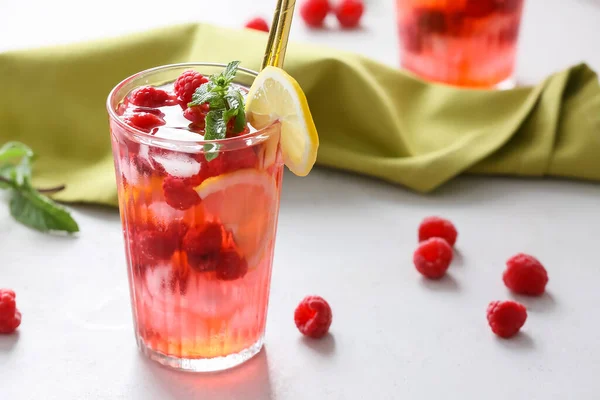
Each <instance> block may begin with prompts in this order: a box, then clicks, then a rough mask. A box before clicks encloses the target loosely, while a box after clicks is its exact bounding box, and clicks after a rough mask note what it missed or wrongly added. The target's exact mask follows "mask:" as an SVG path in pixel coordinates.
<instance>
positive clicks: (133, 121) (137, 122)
mask: <svg viewBox="0 0 600 400" xmlns="http://www.w3.org/2000/svg"><path fill="white" fill-rule="evenodd" d="M123 121H125V123H126V124H127V125H129V126H132V127H134V128H137V129H139V130H141V131H144V132H146V133H150V132H152V129H154V128H158V127H159V126H162V125H164V124H165V120H164V119H162V118H161V117H159V116H158V115H155V114H153V113H149V112H145V111H144V112H140V113H135V114H131V115H126V116H124V117H123Z"/></svg>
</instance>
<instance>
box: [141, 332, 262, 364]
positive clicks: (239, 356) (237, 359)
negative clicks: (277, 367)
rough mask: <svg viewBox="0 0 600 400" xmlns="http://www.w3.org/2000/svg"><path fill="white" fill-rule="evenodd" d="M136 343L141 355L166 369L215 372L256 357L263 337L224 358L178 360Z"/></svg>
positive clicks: (142, 343) (142, 342)
mask: <svg viewBox="0 0 600 400" xmlns="http://www.w3.org/2000/svg"><path fill="white" fill-rule="evenodd" d="M137 342H138V347H139V348H140V350H141V351H142V353H144V354H145V355H146V356H147V357H148V358H150V359H151V360H154V361H157V362H158V363H160V364H162V365H165V366H167V367H171V368H173V369H177V370H180V371H190V372H216V371H223V370H225V369H229V368H233V367H235V366H238V365H240V364H243V363H245V362H246V361H248V360H249V359H251V358H252V357H254V356H255V355H257V354H258V353H259V352H260V350H261V349H262V346H263V337H261V338H260V339H258V340H257V341H256V342H255V343H254V344H253V345H252V346H250V347H248V348H245V349H244V350H242V351H240V352H239V353H235V354H230V355H228V356H225V357H214V358H179V357H173V356H168V355H166V354H163V353H160V352H158V351H155V350H152V349H150V348H149V347H148V346H146V344H145V343H144V341H143V340H142V338H140V337H138V339H137Z"/></svg>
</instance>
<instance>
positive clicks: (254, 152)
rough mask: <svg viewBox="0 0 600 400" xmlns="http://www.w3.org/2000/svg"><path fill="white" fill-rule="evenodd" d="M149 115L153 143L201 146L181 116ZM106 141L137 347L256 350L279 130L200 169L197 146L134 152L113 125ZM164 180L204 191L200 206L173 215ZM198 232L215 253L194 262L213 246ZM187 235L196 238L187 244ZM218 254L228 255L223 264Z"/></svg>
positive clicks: (185, 352)
mask: <svg viewBox="0 0 600 400" xmlns="http://www.w3.org/2000/svg"><path fill="white" fill-rule="evenodd" d="M164 87H165V88H166V89H169V90H170V88H171V87H172V85H167V86H164ZM133 108H136V107H135V106H127V104H126V103H125V104H123V103H122V105H120V106H119V107H118V108H117V109H118V110H119V113H120V114H124V115H127V114H128V113H130V112H133ZM149 111H152V112H160V113H162V114H164V117H163V118H164V120H165V122H166V124H165V125H164V126H161V127H159V128H155V129H154V130H153V132H152V135H153V136H154V137H164V138H179V139H182V140H185V139H187V140H199V139H201V137H200V136H199V135H198V134H202V133H203V132H202V131H201V130H199V129H198V128H194V127H193V126H191V125H190V122H189V121H187V120H186V119H185V118H183V117H182V110H181V108H180V107H179V105H174V106H168V107H161V108H159V109H155V110H149ZM111 133H112V135H111V136H112V145H113V153H114V157H115V167H116V174H117V181H118V182H117V183H118V189H119V208H120V212H121V219H122V223H123V232H124V236H125V244H126V245H125V247H126V249H125V250H126V254H127V262H128V267H129V280H130V288H131V298H132V305H133V313H134V320H135V324H136V336H137V339H138V342H139V343H140V346H142V347H143V348H145V349H149V350H150V351H152V352H155V353H156V354H160V355H162V356H166V357H170V358H174V359H187V360H198V359H211V358H214V357H223V356H228V355H232V354H236V353H239V352H241V351H243V350H246V349H248V348H250V347H251V346H253V345H257V344H259V343H260V342H261V340H262V336H263V334H264V330H265V323H266V313H267V304H268V298H269V287H270V276H271V267H272V260H273V248H274V244H275V233H276V226H277V215H278V211H279V198H280V193H281V180H282V175H283V164H282V160H281V155H280V152H279V148H278V140H279V125H274V126H272V127H271V128H267V131H266V132H264V134H263V136H268V139H266V140H259V141H255V142H256V143H255V144H252V145H245V144H244V142H243V141H241V143H242V145H241V147H240V148H239V149H235V150H222V151H221V152H220V154H219V156H218V157H217V158H216V159H215V160H212V161H210V162H208V161H207V160H206V158H205V156H204V154H203V153H202V149H203V146H202V145H199V146H198V147H197V149H189V148H188V149H186V150H185V151H180V150H169V149H165V148H163V147H159V146H153V145H151V144H147V143H146V144H144V143H141V142H140V143H138V142H137V141H136V140H135V139H134V138H132V137H131V135H129V134H128V133H127V129H125V128H123V127H122V126H120V125H119V124H117V123H116V121H111ZM174 177H175V178H177V180H178V181H181V182H185V185H184V186H185V189H182V190H183V193H185V190H188V189H189V190H194V191H197V192H198V193H200V192H202V190H204V192H203V193H204V194H203V195H205V197H202V198H201V200H200V201H199V202H198V203H197V204H194V205H192V206H190V207H185V206H184V207H179V206H173V205H172V203H173V201H172V200H171V201H170V199H171V197H169V196H168V195H167V192H166V190H167V189H165V187H166V186H165V181H166V180H169V179H171V180H172V179H173V178H174ZM208 181H210V182H212V183H211V184H210V185H208V186H207V185H206V182H208ZM203 187H209V189H210V190H209V192H212V194H209V195H207V194H206V190H207V189H201V188H203ZM176 199H177V197H176ZM208 226H217V227H218V229H217V230H216V231H217V232H219V231H220V234H219V239H218V241H217V244H216V249H215V250H211V251H210V252H208V251H207V252H206V254H205V253H202V254H200V255H199V253H195V252H196V251H197V250H195V249H196V248H205V247H207V246H209V245H208V244H206V243H213V242H215V234H214V230H213V231H212V232H213V234H212V235H209V234H208V233H206V232H208V231H209V230H207V227H208ZM191 232H196V233H198V234H197V235H196V237H195V241H191V239H190V238H192V239H193V238H194V237H193V235H191ZM203 235H206V236H203ZM189 243H193V244H194V246H193V248H192V247H190V245H189ZM213 247H215V246H213ZM225 254H228V255H231V254H234V256H233V261H231V257H230V258H229V259H228V258H227V257H226V256H225ZM242 265H243V266H244V267H243V268H242ZM223 271H225V272H223ZM231 271H233V272H231ZM240 271H241V272H240ZM177 366H181V365H179V364H177ZM190 369H193V368H190Z"/></svg>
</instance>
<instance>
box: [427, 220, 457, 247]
mask: <svg viewBox="0 0 600 400" xmlns="http://www.w3.org/2000/svg"><path fill="white" fill-rule="evenodd" d="M457 236H458V232H456V228H455V227H454V224H453V223H452V222H450V221H449V220H447V219H444V218H440V217H427V218H425V219H424V220H423V221H422V222H421V225H419V242H422V241H424V240H427V239H429V238H432V237H438V238H442V239H444V240H445V241H446V242H448V244H449V245H450V246H454V243H456V237H457Z"/></svg>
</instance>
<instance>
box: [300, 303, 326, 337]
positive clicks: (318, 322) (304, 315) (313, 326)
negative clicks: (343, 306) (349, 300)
mask: <svg viewBox="0 0 600 400" xmlns="http://www.w3.org/2000/svg"><path fill="white" fill-rule="evenodd" d="M332 319H333V315H332V313H331V307H330V306H329V304H328V303H327V301H325V299H323V298H322V297H320V296H307V297H305V298H304V299H303V300H302V301H301V302H300V304H298V306H297V307H296V310H295V311H294V322H295V323H296V327H297V328H298V330H299V331H300V332H301V333H302V334H303V335H306V336H309V337H312V338H316V339H318V338H321V337H323V336H325V334H327V332H329V327H330V326H331V321H332Z"/></svg>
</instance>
